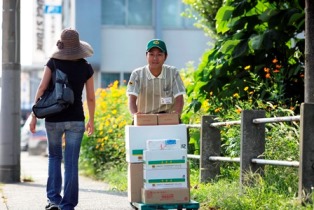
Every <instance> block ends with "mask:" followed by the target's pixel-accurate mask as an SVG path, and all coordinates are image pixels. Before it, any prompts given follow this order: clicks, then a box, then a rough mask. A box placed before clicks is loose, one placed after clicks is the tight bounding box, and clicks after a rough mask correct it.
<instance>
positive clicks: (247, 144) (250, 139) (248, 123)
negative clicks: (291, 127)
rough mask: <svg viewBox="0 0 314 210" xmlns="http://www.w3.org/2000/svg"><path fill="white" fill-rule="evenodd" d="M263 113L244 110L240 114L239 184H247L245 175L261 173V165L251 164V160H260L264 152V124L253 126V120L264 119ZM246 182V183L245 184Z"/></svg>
mask: <svg viewBox="0 0 314 210" xmlns="http://www.w3.org/2000/svg"><path fill="white" fill-rule="evenodd" d="M264 117H265V111H260V110H244V111H242V113H241V154H240V168H241V172H240V184H241V186H242V185H243V184H249V182H250V181H252V180H246V178H247V177H248V176H246V174H247V173H251V172H254V173H256V172H257V173H260V174H262V173H263V168H264V166H263V165H258V164H255V163H252V162H251V160H252V159H253V158H262V157H260V155H262V154H263V153H264V151H265V124H254V123H253V119H255V118H264ZM247 181H248V182H247Z"/></svg>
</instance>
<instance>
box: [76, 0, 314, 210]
mask: <svg viewBox="0 0 314 210" xmlns="http://www.w3.org/2000/svg"><path fill="white" fill-rule="evenodd" d="M183 1H184V2H185V3H186V4H188V5H190V6H191V8H190V10H187V12H186V13H185V14H184V15H185V16H187V17H193V18H198V19H197V21H196V26H197V27H199V28H202V29H203V30H204V32H205V33H206V34H207V35H209V36H211V37H212V38H214V39H215V40H216V42H215V43H214V46H213V48H212V49H211V50H209V51H207V52H205V53H204V54H203V57H202V61H201V62H200V64H199V65H198V66H197V68H195V67H194V66H193V64H192V63H188V64H187V66H186V68H185V69H183V70H182V71H181V76H182V78H183V81H184V84H185V86H186V87H187V96H186V97H185V107H184V113H183V114H182V121H183V123H186V124H199V123H200V120H201V116H203V115H213V116H216V119H217V120H218V121H232V120H240V114H241V112H242V111H243V110H253V109H256V110H265V111H266V117H279V116H294V115H296V114H298V113H299V109H300V103H301V102H302V101H303V85H304V81H303V77H304V67H303V66H304V37H303V36H302V32H303V31H304V5H303V4H304V2H303V1H301V0H292V1H283V0H277V1H275V0H248V1H246V0H245V1H242V0H227V1H222V0H217V1H215V0H183ZM195 12H196V13H197V14H198V15H194V14H195ZM125 90H126V89H125V86H124V85H122V86H120V87H119V86H118V83H117V82H115V83H114V84H113V85H112V86H110V87H108V88H106V89H99V90H97V94H96V95H97V101H96V104H97V107H96V118H95V127H96V132H95V134H94V135H93V136H92V137H84V140H83V143H82V151H81V153H82V154H81V158H80V160H81V169H83V171H84V173H85V174H88V175H90V176H94V177H96V178H98V179H102V180H105V181H109V182H110V183H111V184H112V185H114V187H113V188H114V189H117V190H122V191H125V190H126V162H125V145H124V126H125V125H127V124H130V123H131V120H132V119H131V115H130V114H129V112H128V109H127V98H126V94H125ZM189 136H190V140H189V148H188V153H189V154H199V152H200V151H199V147H200V142H199V140H200V131H199V129H191V130H190V135H189ZM265 141H266V150H265V153H264V154H262V156H263V157H264V158H265V159H272V160H296V161H298V160H299V122H297V121H296V122H281V123H271V124H266V139H265ZM221 142H222V154H221V155H222V156H230V157H239V155H240V128H239V126H225V127H222V128H221ZM191 163H192V164H191V195H192V199H195V200H197V201H199V202H200V203H201V204H202V206H201V209H241V210H243V209H313V205H312V204H307V205H304V206H301V205H299V203H298V202H297V191H298V171H297V169H295V168H291V167H277V166H265V169H264V170H265V171H264V174H265V175H264V176H263V177H261V176H259V175H257V174H249V173H248V174H247V177H248V178H253V179H255V181H256V182H255V185H254V186H250V187H245V188H244V189H243V191H242V193H239V189H240V186H239V174H240V172H239V165H238V164H237V163H222V164H221V174H220V176H219V177H217V179H216V180H213V181H212V182H211V183H207V184H203V183H199V179H198V178H199V168H198V167H199V165H198V163H197V161H191ZM110 171H113V172H112V173H110ZM115 174H117V175H115ZM309 196H312V197H313V195H309Z"/></svg>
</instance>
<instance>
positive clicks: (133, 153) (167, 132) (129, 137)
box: [125, 124, 187, 163]
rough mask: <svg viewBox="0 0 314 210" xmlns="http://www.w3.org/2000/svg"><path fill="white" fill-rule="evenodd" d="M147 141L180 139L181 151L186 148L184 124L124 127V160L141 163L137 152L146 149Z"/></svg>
mask: <svg viewBox="0 0 314 210" xmlns="http://www.w3.org/2000/svg"><path fill="white" fill-rule="evenodd" d="M149 139H180V144H181V145H180V146H181V148H182V149H186V148H187V128H186V125H184V124H179V125H157V126H134V125H127V126H125V148H126V160H127V162H130V163H138V162H143V160H142V158H139V157H140V155H139V152H141V151H143V150H145V149H146V141H147V140H149Z"/></svg>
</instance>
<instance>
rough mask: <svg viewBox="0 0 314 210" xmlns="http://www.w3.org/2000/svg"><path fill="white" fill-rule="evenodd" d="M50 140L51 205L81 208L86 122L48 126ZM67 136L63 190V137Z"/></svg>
mask: <svg viewBox="0 0 314 210" xmlns="http://www.w3.org/2000/svg"><path fill="white" fill-rule="evenodd" d="M45 126H46V130H47V138H48V161H49V162H48V181H47V188H46V191H47V198H48V202H49V203H52V204H57V205H59V208H61V209H62V210H73V209H74V207H75V206H76V205H77V204H78V160H79V155H80V148H81V142H82V138H83V134H84V131H85V126H84V122H83V121H70V122H56V123H53V122H45ZM63 134H64V135H65V149H64V189H63V197H62V196H61V189H62V174H61V162H62V156H63V155H62V136H63Z"/></svg>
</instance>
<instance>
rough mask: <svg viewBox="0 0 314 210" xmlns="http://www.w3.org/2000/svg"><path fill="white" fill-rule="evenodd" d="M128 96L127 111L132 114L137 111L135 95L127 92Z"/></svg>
mask: <svg viewBox="0 0 314 210" xmlns="http://www.w3.org/2000/svg"><path fill="white" fill-rule="evenodd" d="M128 98H129V104H128V105H129V111H130V113H131V114H132V115H133V114H135V113H137V106H136V100H137V96H135V95H131V94H129V96H128Z"/></svg>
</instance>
